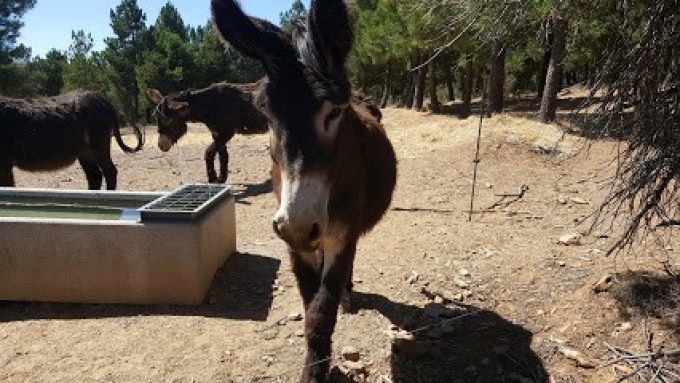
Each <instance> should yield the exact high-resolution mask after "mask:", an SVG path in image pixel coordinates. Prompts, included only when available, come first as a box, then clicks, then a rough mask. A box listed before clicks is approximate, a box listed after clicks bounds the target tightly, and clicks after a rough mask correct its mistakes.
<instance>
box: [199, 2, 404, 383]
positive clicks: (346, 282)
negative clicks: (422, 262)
mask: <svg viewBox="0 0 680 383" xmlns="http://www.w3.org/2000/svg"><path fill="white" fill-rule="evenodd" d="M212 12H213V18H214V20H215V25H216V26H217V28H218V30H219V32H220V34H221V36H222V37H223V38H224V40H226V41H227V42H228V43H230V44H231V46H233V47H234V48H235V49H237V50H239V51H240V52H241V53H243V54H245V55H246V56H250V57H252V58H255V59H258V60H259V61H260V62H262V63H263V65H264V66H265V69H266V71H267V75H268V78H269V82H268V84H267V85H266V87H265V89H264V90H263V91H262V92H261V93H260V95H259V97H258V100H257V103H258V105H259V106H260V107H261V108H262V110H263V111H264V112H265V114H266V115H267V116H268V117H269V119H270V120H271V121H272V124H271V128H272V129H271V131H272V134H271V155H272V159H273V161H274V164H273V167H272V180H273V185H274V190H275V193H276V195H277V197H278V200H279V209H278V211H277V212H276V214H275V215H274V219H273V227H274V231H275V232H276V233H277V235H279V236H280V237H281V238H282V239H283V240H285V241H286V242H287V244H288V246H289V252H290V258H291V264H292V267H293V272H294V273H295V276H296V278H297V281H298V287H299V289H300V293H301V295H302V300H303V303H304V307H305V335H306V341H307V359H306V364H305V367H304V370H303V373H302V379H301V381H302V382H323V381H325V380H326V378H327V373H328V370H329V367H330V355H331V337H332V334H333V331H334V328H335V324H336V320H337V314H338V307H339V305H340V303H341V301H342V300H343V297H347V296H348V294H349V293H350V292H351V289H352V268H353V262H354V255H355V251H356V246H357V241H358V239H359V237H361V236H362V235H363V234H365V233H366V232H367V231H369V230H370V229H372V228H373V227H374V226H375V225H376V224H377V223H378V221H380V219H381V218H382V216H383V214H384V213H385V211H386V210H387V209H388V207H389V204H390V202H391V199H392V192H393V190H394V187H395V183H396V175H397V164H396V159H395V154H394V150H393V148H392V145H391V144H390V141H389V140H388V138H387V136H386V133H385V131H384V130H383V128H382V126H381V125H380V123H379V122H378V121H377V119H376V118H375V117H374V116H373V115H372V114H371V113H370V112H369V110H368V108H367V107H366V105H361V104H357V102H358V100H356V99H353V98H352V97H351V90H350V84H349V81H348V79H347V74H346V71H345V61H346V59H347V55H348V54H349V52H350V49H351V46H352V41H353V33H352V28H351V26H350V21H349V17H348V12H347V8H346V5H345V3H344V1H343V0H312V2H311V9H310V14H309V17H308V19H307V21H306V25H305V26H304V28H301V29H300V30H299V31H297V33H295V34H294V35H293V36H290V35H288V34H286V33H284V32H282V31H281V30H280V29H279V28H277V27H276V26H274V25H272V24H271V23H268V22H266V21H263V20H260V19H256V18H249V17H248V16H246V15H245V14H244V13H243V11H242V10H241V9H240V7H239V6H238V5H237V3H236V2H235V1H234V0H212Z"/></svg>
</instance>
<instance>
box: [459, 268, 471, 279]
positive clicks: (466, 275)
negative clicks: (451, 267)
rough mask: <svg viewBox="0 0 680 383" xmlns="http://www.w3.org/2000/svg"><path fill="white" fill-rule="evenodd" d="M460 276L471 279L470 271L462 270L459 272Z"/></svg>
mask: <svg viewBox="0 0 680 383" xmlns="http://www.w3.org/2000/svg"><path fill="white" fill-rule="evenodd" d="M458 274H460V275H462V276H464V277H469V276H470V271H469V270H468V269H460V270H459V271H458Z"/></svg>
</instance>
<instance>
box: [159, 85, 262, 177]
mask: <svg viewBox="0 0 680 383" xmlns="http://www.w3.org/2000/svg"><path fill="white" fill-rule="evenodd" d="M261 86H262V83H261V82H258V83H254V84H227V83H217V84H213V85H211V86H209V87H207V88H205V89H201V90H197V91H184V92H180V93H175V94H171V95H169V96H167V97H163V95H162V94H161V92H159V91H158V90H156V89H150V90H149V93H148V96H149V100H151V102H153V103H154V104H156V109H155V110H154V112H153V114H152V117H153V118H155V120H156V123H157V124H158V134H159V136H158V147H159V148H160V149H161V150H162V151H164V152H167V151H169V150H170V149H171V148H172V146H173V145H174V144H175V143H176V142H177V141H178V140H179V139H180V138H182V136H184V135H185V134H186V132H187V121H198V122H202V123H204V124H205V125H206V126H207V127H208V129H210V132H211V133H212V136H213V143H212V144H210V146H208V148H207V149H206V151H205V165H206V170H207V173H208V182H210V183H225V182H226V181H227V176H228V174H229V170H228V169H229V153H228V152H227V142H229V141H230V140H231V139H232V137H234V135H235V134H236V133H239V134H262V133H266V132H267V130H268V129H269V122H268V121H267V117H265V116H264V115H263V114H262V113H261V112H260V111H258V110H257V108H256V107H255V106H254V105H253V104H252V99H253V94H254V93H256V92H257V91H258V89H259V88H261ZM216 154H219V157H220V175H219V177H218V176H217V172H216V171H215V156H216Z"/></svg>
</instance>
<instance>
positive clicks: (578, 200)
mask: <svg viewBox="0 0 680 383" xmlns="http://www.w3.org/2000/svg"><path fill="white" fill-rule="evenodd" d="M571 202H573V203H575V204H577V205H588V204H589V202H588V201H586V200H584V199H583V198H578V197H572V198H571Z"/></svg>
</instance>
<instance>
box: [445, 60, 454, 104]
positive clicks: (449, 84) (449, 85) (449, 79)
mask: <svg viewBox="0 0 680 383" xmlns="http://www.w3.org/2000/svg"><path fill="white" fill-rule="evenodd" d="M444 81H446V90H447V91H448V96H449V101H450V102H453V101H456V93H455V91H454V84H453V72H452V71H451V66H450V65H445V66H444Z"/></svg>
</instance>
